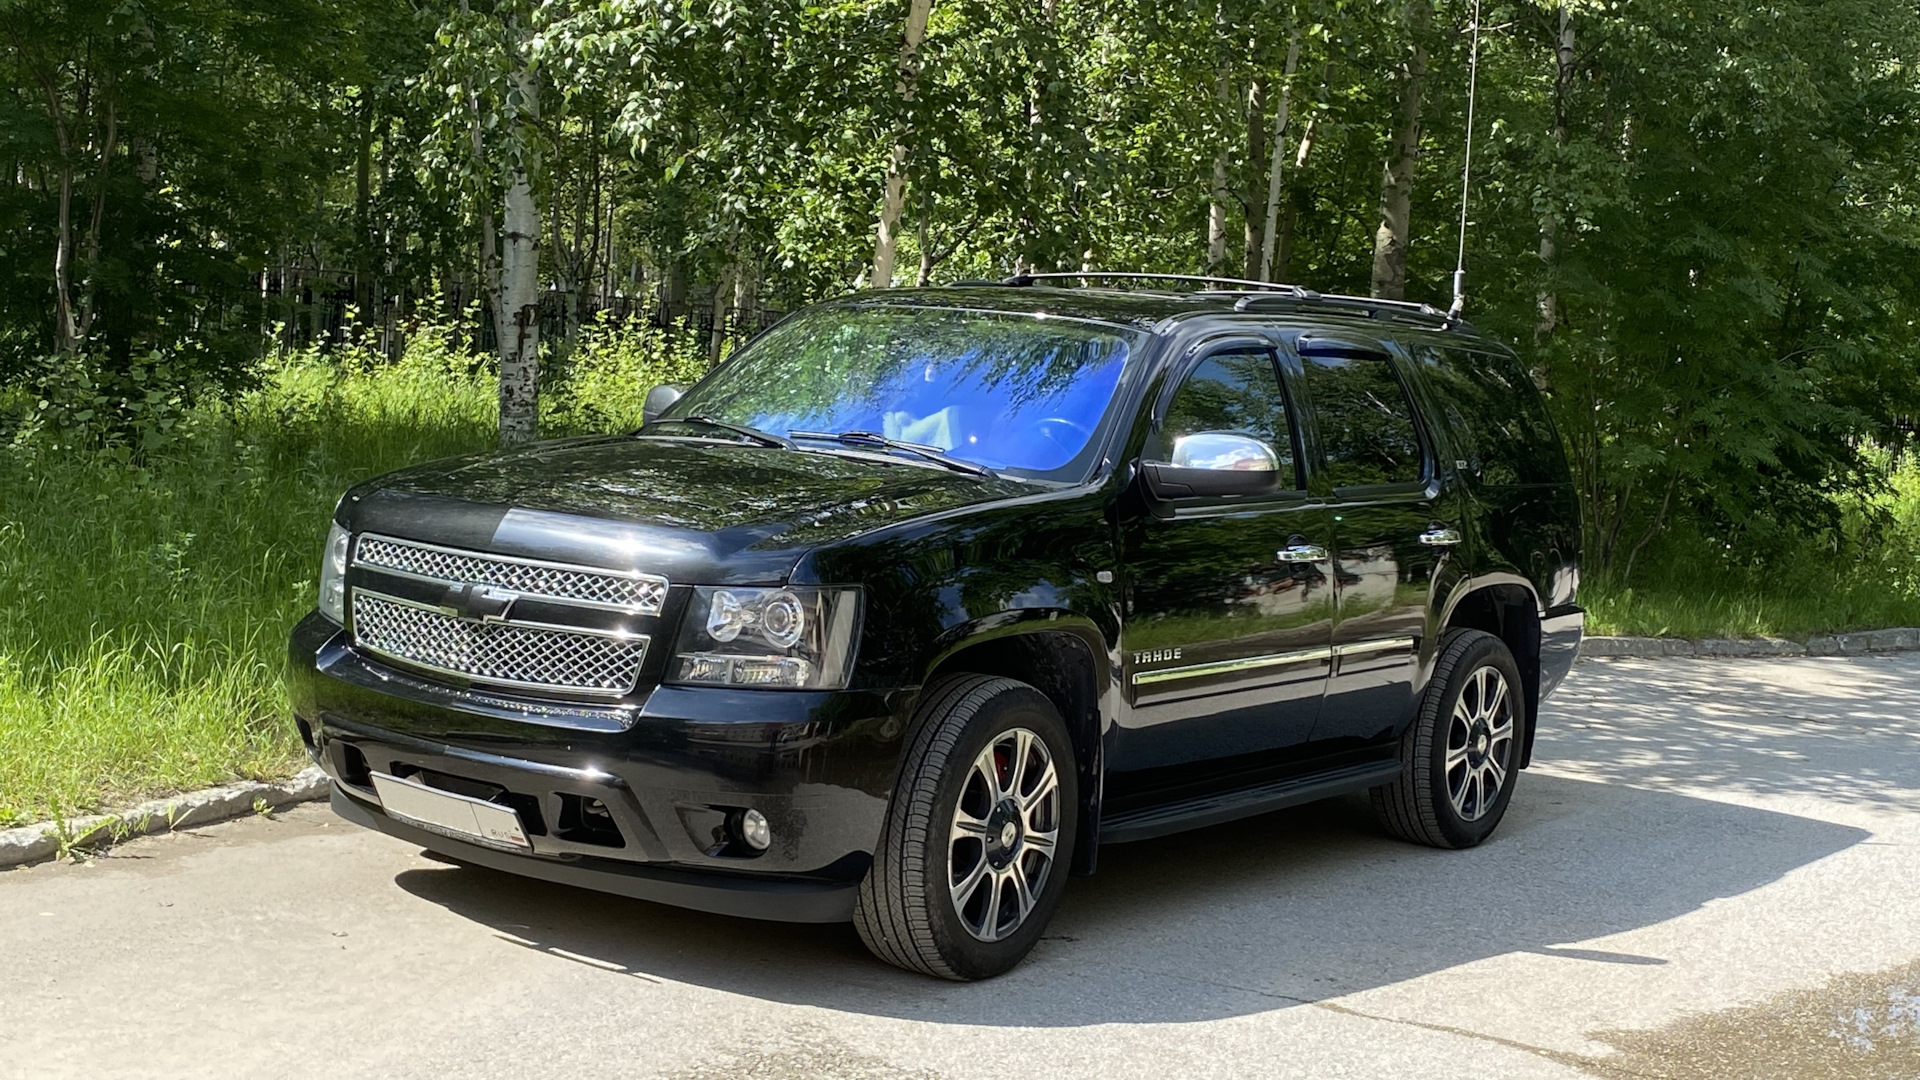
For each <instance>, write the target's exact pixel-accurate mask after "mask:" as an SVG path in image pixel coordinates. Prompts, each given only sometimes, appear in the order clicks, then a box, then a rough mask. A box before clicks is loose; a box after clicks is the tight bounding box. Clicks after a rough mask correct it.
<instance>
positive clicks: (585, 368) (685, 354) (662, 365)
mask: <svg viewBox="0 0 1920 1080" xmlns="http://www.w3.org/2000/svg"><path fill="white" fill-rule="evenodd" d="M546 370H547V371H548V372H549V378H550V385H549V387H547V388H546V390H547V392H544V393H542V395H541V409H542V416H541V421H542V424H543V426H544V427H545V428H546V430H548V431H549V432H555V433H558V432H572V431H620V430H627V429H632V428H637V427H639V426H640V424H641V423H642V415H643V412H644V406H645V405H646V400H647V391H649V390H651V389H652V388H654V387H656V386H662V385H674V386H679V387H680V388H682V389H685V388H686V387H687V386H688V385H690V384H692V383H693V382H694V380H696V379H698V378H699V377H700V376H701V375H702V374H704V373H705V372H706V370H707V356H706V350H705V348H703V347H702V343H701V342H700V341H699V339H698V338H697V337H696V336H695V335H693V334H691V333H688V332H687V331H686V329H685V327H682V328H681V329H680V331H679V332H678V333H669V332H667V331H663V330H657V329H654V328H653V327H651V326H648V325H647V324H645V323H644V322H642V321H641V320H639V319H635V318H628V319H624V320H620V319H614V318H611V317H608V316H606V315H604V314H603V315H602V316H600V317H598V318H596V319H595V320H594V321H593V322H591V323H588V324H587V325H586V326H585V327H583V328H582V329H581V331H580V335H579V337H578V339H577V340H576V341H575V342H574V347H573V351H572V352H571V353H570V354H568V356H567V358H566V360H565V361H564V362H562V363H552V364H549V365H547V368H546Z"/></svg>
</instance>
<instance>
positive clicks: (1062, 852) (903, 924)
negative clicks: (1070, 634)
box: [853, 675, 1079, 980]
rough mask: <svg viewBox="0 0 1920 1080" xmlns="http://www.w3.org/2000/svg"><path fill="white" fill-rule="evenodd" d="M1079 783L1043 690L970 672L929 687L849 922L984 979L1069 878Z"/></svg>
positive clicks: (1008, 962)
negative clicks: (851, 920)
mask: <svg viewBox="0 0 1920 1080" xmlns="http://www.w3.org/2000/svg"><path fill="white" fill-rule="evenodd" d="M1078 808H1079V784H1078V775H1077V772H1076V770H1075V768H1074V757H1073V744H1072V742H1071V740H1070V739H1069V738H1068V735H1067V727H1066V724H1065V723H1064V722H1063V721H1062V720H1061V719H1060V714H1059V712H1058V711H1057V710H1055V709H1054V707H1053V703H1052V702H1050V701H1048V700H1047V698H1046V697H1045V696H1044V695H1042V694H1041V693H1040V692H1039V691H1038V690H1035V689H1034V688H1033V687H1031V686H1028V685H1026V684H1025V683H1021V682H1015V681H1014V680H1012V679H1003V678H995V677H991V676H983V675H964V676H959V677H956V678H954V679H950V680H947V681H944V682H941V683H939V684H937V685H935V686H931V687H929V688H928V689H927V691H926V694H925V696H924V699H923V704H922V705H921V707H920V710H919V712H918V714H917V715H916V717H915V721H914V726H913V733H912V735H911V737H910V738H909V743H908V748H907V752H906V757H905V759H904V761H903V762H902V764H901V769H900V779H899V782H898V784H897V785H896V786H895V788H894V794H893V801H892V803H891V805H890V806H889V807H888V810H887V824H886V829H885V830H884V832H883V833H882V835H881V838H880V843H879V845H878V846H877V848H876V850H875V851H874V854H873V868H872V869H871V870H869V871H868V872H867V876H866V879H865V880H863V881H862V882H861V884H860V894H859V898H858V900H857V901H856V902H855V905H854V914H853V919H854V927H855V928H856V929H857V930H858V931H859V933H860V939H861V940H862V941H864V942H866V944H867V947H868V948H869V949H871V950H873V953H874V955H876V956H878V957H879V958H880V959H882V960H885V961H887V962H888V963H890V964H893V965H895V966H898V967H902V968H906V969H908V970H910V971H919V972H923V973H925V974H928V975H936V976H939V977H941V978H945V979H958V980H969V979H984V978H989V977H991V976H994V975H998V974H1000V973H1001V972H1004V971H1007V970H1008V969H1010V968H1012V967H1013V966H1014V965H1015V964H1018V963H1019V962H1020V961H1021V959H1022V958H1023V957H1025V956H1026V955H1027V953H1028V952H1030V951H1031V950H1032V949H1033V946H1034V945H1035V944H1036V943H1038V942H1039V940H1040V935H1041V933H1042V932H1043V931H1044V930H1045V929H1046V924H1047V920H1048V919H1049V918H1050V917H1052V915H1053V909H1054V907H1055V906H1056V905H1057V904H1058V903H1059V901H1060V894H1061V892H1062V891H1064V890H1065V888H1066V879H1067V867H1068V865H1069V864H1070V862H1071V860H1072V857H1073V836H1074V828H1075V826H1076V824H1077V822H1078Z"/></svg>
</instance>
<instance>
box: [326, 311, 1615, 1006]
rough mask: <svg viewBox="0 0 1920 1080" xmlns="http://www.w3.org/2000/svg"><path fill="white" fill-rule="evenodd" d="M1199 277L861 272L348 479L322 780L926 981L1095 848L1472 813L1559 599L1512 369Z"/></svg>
mask: <svg viewBox="0 0 1920 1080" xmlns="http://www.w3.org/2000/svg"><path fill="white" fill-rule="evenodd" d="M1076 276H1078V275H1076ZM1201 285H1202V291H1196V292H1185V291H1157V290H1137V291H1135V290H1121V289H1093V288H1065V287H1057V286H1056V285H1053V284H1048V283H1046V282H1044V281H1041V280H1037V279H1036V278H1034V277H1020V278H1015V279H1011V280H1009V281H1006V282H1000V283H981V284H966V285H962V286H954V287H946V288H934V289H922V290H899V291H888V292H884V293H865V294H860V295H856V296H853V297H851V298H848V299H844V300H839V301H835V302H832V303H826V304H821V305H818V306H816V307H812V308H809V309H806V310H804V311H802V312H799V313H797V314H795V315H793V316H791V317H789V318H788V319H786V320H785V321H783V322H781V323H780V324H779V325H777V326H775V327H774V328H772V329H771V330H768V331H767V332H765V333H764V334H762V335H761V336H760V337H759V338H758V339H757V340H756V341H754V342H753V343H751V344H750V345H749V346H747V347H746V348H745V349H743V350H741V351H740V352H739V353H738V354H737V355H735V356H733V357H732V358H731V359H729V360H728V361H726V362H725V363H723V364H721V365H720V366H719V367H717V368H716V369H714V370H713V371H712V372H711V373H710V374H708V375H707V376H706V378H704V379H702V380H701V381H700V382H699V383H698V384H696V385H694V386H693V387H692V388H691V389H689V390H687V391H686V393H685V394H684V396H679V397H678V398H677V399H676V398H675V394H674V392H673V391H672V390H671V389H667V388H659V389H657V390H656V391H655V393H654V394H653V395H651V396H650V398H649V404H650V413H653V415H652V418H651V419H650V420H649V421H648V422H647V424H646V426H645V427H643V428H641V429H640V430H639V431H637V432H633V433H630V434H625V435H615V436H604V437H594V438H584V439H569V440H562V441H555V442H547V443H541V444H538V445H535V446H533V447H531V448H528V449H523V450H517V451H513V452H501V453H488V454H481V455H476V456H472V457H466V458H458V459H454V460H450V461H442V462H436V463H433V464H428V465H422V466H418V467H415V468H411V469H406V470H403V471H401V472H397V473H393V474H391V475H388V476H384V477H381V478H379V479H377V480H372V481H368V482H366V483H363V484H361V485H359V486H357V487H355V488H353V489H352V490H351V491H349V492H348V493H347V495H346V497H345V498H343V499H342V500H341V502H340V506H339V508H338V509H337V510H336V511H335V513H334V524H333V531H332V533H331V536H330V539H329V542H328V545H327V550H326V554H325V563H324V566H323V570H322V576H321V585H320V605H319V610H318V611H316V612H314V613H313V614H312V615H310V616H308V617H307V618H306V619H305V620H304V621H303V622H301V623H300V625H299V626H298V628H297V629H295V631H294V633H293V640H292V661H293V663H292V672H293V674H292V700H293V709H294V715H295V718H296V722H297V724H298V726H299V730H300V734H301V736H302V738H303V739H304V740H305V742H306V745H307V747H308V748H309V750H310V752H311V753H312V754H313V756H314V758H315V760H316V761H318V762H319V763H320V764H321V765H322V766H323V767H325V769H326V771H327V772H328V773H329V774H330V775H331V777H332V778H333V780H334V788H333V807H334V809H335V810H337V811H338V812H339V813H340V814H341V815H343V816H344V817H346V818H348V819H349V820H351V821H354V822H357V823H359V824H362V825H365V826H368V827H370V828H375V829H379V830H382V831H384V832H387V833H391V834H393V835H395V836H398V837H401V838H404V839H406V840H408V841H410V842H413V843H416V844H419V845H420V846H422V847H424V848H428V849H431V850H432V851H434V852H437V853H439V854H441V855H443V856H447V857H450V858H451V859H453V860H456V861H459V862H465V863H471V864H478V865H483V866H490V867H494V868H496V869H499V870H506V871H511V872H514V873H519V874H528V875H532V876H535V877H541V878H546V879H549V880H553V881H558V882H566V883H571V884H574V885H580V886H585V887H587V888H592V889H600V890H605V891H608V892H614V893H621V894H625V895H628V896H635V897H642V898H645V899H648V900H655V901H659V902H662V903H668V904H678V905H682V906H686V907H693V908H701V909H705V910H709V911H715V912H724V913H729V914H736V915H745V916H751V917H755V918H762V919H779V920H789V921H800V922H830V921H840V920H846V919H852V920H853V921H854V922H855V924H856V926H857V927H858V929H859V932H860V935H861V937H862V938H863V939H864V940H865V941H866V942H867V944H868V945H869V946H871V947H872V949H873V951H874V952H875V953H877V954H878V955H879V956H880V957H882V958H883V959H885V960H887V961H889V962H891V963H894V964H897V965H900V966H902V967H905V968H910V969H913V970H917V971H921V972H925V973H928V974H931V975H938V976H944V977H946V978H952V979H973V978H981V977H985V976H990V975H994V974H997V973H999V972H1002V971H1005V970H1007V969H1008V968H1010V967H1012V966H1013V965H1014V964H1016V963H1018V962H1019V960H1020V958H1021V957H1022V956H1024V955H1025V954H1026V952H1027V951H1028V950H1029V949H1031V948H1032V947H1033V944H1034V942H1035V941H1037V940H1038V939H1039V937H1040V934H1041V932H1042V930H1043V928H1044V926H1045V924H1046V922H1047V919H1048V917H1049V916H1050V915H1051V914H1052V912H1053V910H1054V907H1055V906H1056V905H1057V904H1058V903H1059V900H1060V896H1061V893H1062V891H1063V890H1064V888H1065V885H1066V879H1067V876H1068V874H1069V872H1072V873H1077V874H1087V873H1091V872H1093V870H1094V866H1095V862H1096V860H1097V856H1098V853H1099V849H1100V846H1101V845H1103V844H1115V843H1122V842H1125V841H1130V840H1140V839H1144V838H1147V837H1154V836H1160V835H1163V834H1166V833H1172V832H1176V831H1178V830H1182V829H1192V828H1196V827H1200V826H1205V825H1211V824H1215V823H1219V822H1223V821H1228V820H1230V819H1234V818H1239V817H1244V816H1247V815H1251V814H1258V813H1262V812H1265V811H1269V810H1273V809H1275V808H1277V807H1283V806H1288V805H1292V804H1296V803H1301V802H1306V801H1310V800H1315V799H1322V798H1326V797H1329V796H1334V795H1340V794H1344V793H1349V792H1357V791H1363V790H1365V791H1371V792H1372V798H1373V802H1374V805H1375V806H1376V807H1377V808H1378V810H1379V815H1380V819H1381V821H1382V822H1383V823H1384V825H1385V827H1386V828H1387V830H1389V831H1390V832H1392V833H1393V834H1395V835H1396V836H1400V837H1404V838H1405V839H1408V840H1412V841H1415V842H1418V843H1423V844H1431V845H1435V846H1438V847H1447V848H1462V847H1468V846H1471V845H1474V844H1477V843H1479V842H1480V841H1482V840H1484V839H1486V837H1487V836H1488V835H1489V834H1490V833H1491V832H1492V831H1493V829H1494V827H1495V825H1497V824H1498V822H1499V821H1500V818H1501V815H1502V814H1503V812H1504V811H1505V809H1506V806H1507V802H1508V800H1509V799H1510V798H1512V795H1513V789H1514V781H1515V778H1516V777H1517V775H1518V770H1520V769H1522V768H1524V767H1525V766H1526V765H1527V761H1528V757H1529V754H1530V751H1531V747H1532V745H1533V735H1534V730H1533V724H1532V720H1533V717H1534V716H1535V713H1536V708H1537V706H1538V704H1539V702H1540V700H1541V698H1542V697H1544V696H1545V695H1546V694H1547V693H1548V692H1549V691H1551V690H1552V689H1553V687H1554V686H1555V685H1557V684H1558V683H1559V681H1560V680H1561V678H1562V677H1563V676H1565V674H1566V673H1567V670H1568V669H1569V667H1570V666H1571V665H1572V663H1573V659H1574V654H1575V652H1576V651H1577V648H1578V645H1579V640H1580V634H1581V609H1580V608H1579V607H1578V606H1576V604H1575V589H1576V585H1577V580H1578V556H1579V536H1580V529H1579V521H1578V508H1577V505H1576V503H1575V496H1574V490H1573V487H1572V485H1571V483H1570V479H1569V474H1568V469H1567V464H1566V459H1565V457H1564V455H1563V453H1562V450H1561V447H1560V443H1559V440H1558V438H1557V436H1556V434H1555V432H1554V429H1553V427H1552V424H1551V422H1550V421H1549V419H1548V417H1547V414H1546V411H1545V409H1544V408H1543V406H1542V402H1541V399H1540V395H1539V394H1538V392H1537V391H1536V390H1535V388H1534V386H1533V384H1532V382H1531V381H1530V379H1529V378H1528V376H1527V373H1526V372H1525V370H1524V369H1523V367H1522V365H1521V364H1520V362H1519V361H1518V360H1517V359H1516V358H1515V356H1514V354H1513V353H1512V352H1511V351H1509V350H1508V349H1506V348H1505V347H1503V346H1501V345H1498V344H1495V343H1493V342H1490V341H1488V340H1486V339H1484V338H1482V337H1479V336H1478V335H1476V334H1475V333H1474V332H1473V331H1472V329H1471V328H1469V327H1468V326H1467V325H1465V324H1464V323H1461V322H1458V321H1457V320H1452V319H1449V318H1448V317H1447V316H1445V315H1443V314H1441V313H1439V312H1437V311H1435V310H1433V309H1432V308H1428V307H1424V306H1421V305H1415V304H1399V303H1389V302H1383V301H1376V300H1365V299H1360V298H1355V297H1341V296H1331V295H1321V294H1318V293H1313V292H1308V291H1305V290H1299V289H1289V288H1275V287H1271V286H1259V285H1256V284H1254V283H1237V282H1224V281H1216V280H1214V279H1206V280H1204V281H1202V282H1201ZM1242 286H1244V287H1242ZM1184 287H1185V286H1182V288H1184ZM656 409H657V411H655V410H656Z"/></svg>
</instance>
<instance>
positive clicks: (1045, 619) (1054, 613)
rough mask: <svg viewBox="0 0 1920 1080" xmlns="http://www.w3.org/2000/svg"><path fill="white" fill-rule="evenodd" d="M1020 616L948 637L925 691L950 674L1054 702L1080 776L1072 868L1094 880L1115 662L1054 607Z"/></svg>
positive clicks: (1093, 630) (1088, 628)
mask: <svg viewBox="0 0 1920 1080" xmlns="http://www.w3.org/2000/svg"><path fill="white" fill-rule="evenodd" d="M1008 614H1012V613H1008ZM1019 615H1020V617H1019V618H1016V619H1007V618H998V619H993V620H985V621H983V622H982V623H977V624H973V625H971V626H969V627H966V628H962V629H960V630H959V631H958V632H953V633H949V634H947V635H943V636H942V643H941V647H940V648H939V649H938V650H937V651H936V652H935V653H934V655H933V656H932V657H931V658H930V659H929V661H928V664H927V669H926V675H925V678H924V679H923V681H922V682H921V685H922V686H923V687H925V686H931V685H932V684H933V683H934V682H935V681H936V680H939V679H942V678H945V677H946V676H949V675H958V674H973V675H998V676H1002V677H1004V678H1009V679H1014V680H1017V681H1019V682H1023V683H1026V684H1027V685H1029V686H1032V687H1033V688H1034V689H1036V690H1038V691H1040V693H1041V694H1043V695H1045V697H1046V698H1047V700H1048V701H1051V702H1052V703H1053V706H1054V708H1055V709H1057V710H1059V712H1060V718H1061V719H1062V720H1064V721H1065V722H1066V725H1067V733H1068V735H1069V736H1070V737H1071V738H1072V740H1073V751H1074V758H1075V761H1074V765H1075V769H1076V771H1077V772H1078V773H1079V776H1080V807H1079V810H1080V813H1079V825H1078V827H1077V829H1076V835H1075V840H1074V855H1073V865H1072V867H1071V868H1070V869H1071V871H1072V872H1073V873H1075V874H1082V875H1084V874H1090V873H1092V872H1093V868H1094V864H1095V862H1096V852H1095V838H1096V837H1097V836H1098V835H1099V828H1098V825H1099V816H1098V815H1099V806H1100V789H1101V784H1100V781H1101V775H1102V769H1103V754H1102V745H1103V742H1104V736H1105V724H1104V723H1103V718H1110V716H1111V710H1110V708H1108V707H1106V706H1107V703H1108V698H1109V691H1110V688H1111V672H1112V670H1113V662H1112V657H1111V655H1110V653H1109V649H1108V646H1107V643H1106V641H1105V639H1104V637H1103V636H1102V635H1101V633H1100V631H1099V629H1098V627H1096V626H1095V625H1094V624H1093V623H1092V621H1091V620H1088V619H1086V618H1084V617H1076V616H1073V615H1071V614H1070V613H1068V612H1064V611H1059V610H1052V609H1046V610H1036V609H1027V610H1024V611H1022V612H1020V613H1019Z"/></svg>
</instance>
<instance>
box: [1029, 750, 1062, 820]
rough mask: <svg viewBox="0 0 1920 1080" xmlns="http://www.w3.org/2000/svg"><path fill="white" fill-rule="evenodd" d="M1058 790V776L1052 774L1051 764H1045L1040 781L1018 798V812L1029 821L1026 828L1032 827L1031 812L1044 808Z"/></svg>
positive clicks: (1054, 773)
mask: <svg viewBox="0 0 1920 1080" xmlns="http://www.w3.org/2000/svg"><path fill="white" fill-rule="evenodd" d="M1059 790H1060V775H1059V774H1058V773H1056V772H1054V770H1053V762H1051V761H1049V762H1047V767H1046V768H1045V769H1044V770H1042V771H1041V773H1040V779H1039V780H1038V781H1037V782H1036V783H1035V784H1034V786H1033V790H1032V791H1031V792H1028V793H1027V794H1025V795H1022V796H1020V797H1019V799H1020V811H1021V813H1022V814H1023V815H1025V816H1026V817H1027V818H1028V819H1029V820H1028V821H1027V827H1028V828H1032V827H1033V822H1032V820H1031V818H1032V815H1033V811H1034V810H1036V809H1039V808H1041V807H1043V806H1045V805H1046V802H1047V800H1048V799H1050V798H1052V797H1053V796H1054V795H1055V794H1057V793H1058V792H1059Z"/></svg>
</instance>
